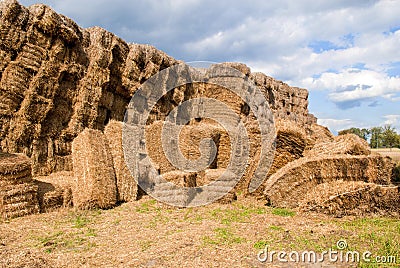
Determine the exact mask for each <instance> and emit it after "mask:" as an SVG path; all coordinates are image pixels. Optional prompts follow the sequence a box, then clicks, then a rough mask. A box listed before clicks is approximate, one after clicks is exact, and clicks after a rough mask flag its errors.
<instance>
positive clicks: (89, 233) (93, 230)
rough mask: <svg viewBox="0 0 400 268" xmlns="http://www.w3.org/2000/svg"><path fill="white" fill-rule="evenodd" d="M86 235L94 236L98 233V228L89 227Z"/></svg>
mask: <svg viewBox="0 0 400 268" xmlns="http://www.w3.org/2000/svg"><path fill="white" fill-rule="evenodd" d="M85 235H86V236H92V237H94V236H97V233H96V230H95V229H92V228H87V231H86V234H85Z"/></svg>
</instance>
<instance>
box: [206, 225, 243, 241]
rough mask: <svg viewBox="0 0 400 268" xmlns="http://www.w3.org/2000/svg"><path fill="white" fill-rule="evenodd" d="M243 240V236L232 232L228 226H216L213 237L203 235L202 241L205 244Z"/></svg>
mask: <svg viewBox="0 0 400 268" xmlns="http://www.w3.org/2000/svg"><path fill="white" fill-rule="evenodd" d="M244 241H245V239H244V238H243V237H240V236H238V235H236V234H234V233H233V232H232V231H231V230H230V229H228V228H216V229H214V237H209V236H204V237H203V243H204V244H206V245H232V244H240V243H242V242H244Z"/></svg>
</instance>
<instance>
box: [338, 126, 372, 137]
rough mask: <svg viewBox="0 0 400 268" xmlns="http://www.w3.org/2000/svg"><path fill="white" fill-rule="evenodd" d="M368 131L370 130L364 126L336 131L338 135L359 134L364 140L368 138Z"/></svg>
mask: <svg viewBox="0 0 400 268" xmlns="http://www.w3.org/2000/svg"><path fill="white" fill-rule="evenodd" d="M370 133H371V132H370V130H369V129H366V128H362V129H359V128H356V127H352V128H349V129H345V130H341V131H339V132H338V134H339V135H345V134H355V135H357V136H359V137H360V138H362V139H364V140H367V139H368V136H369V134H370Z"/></svg>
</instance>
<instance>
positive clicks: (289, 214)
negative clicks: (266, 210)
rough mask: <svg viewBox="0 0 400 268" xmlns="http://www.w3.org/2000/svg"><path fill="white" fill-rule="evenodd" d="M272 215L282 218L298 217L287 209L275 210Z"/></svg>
mask: <svg viewBox="0 0 400 268" xmlns="http://www.w3.org/2000/svg"><path fill="white" fill-rule="evenodd" d="M272 214H274V215H277V216H282V217H293V216H294V215H296V212H294V211H291V210H290V209H287V208H273V209H272Z"/></svg>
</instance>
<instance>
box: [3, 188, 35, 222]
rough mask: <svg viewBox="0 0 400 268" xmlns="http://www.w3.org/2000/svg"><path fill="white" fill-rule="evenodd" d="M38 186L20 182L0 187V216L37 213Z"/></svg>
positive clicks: (4, 217)
mask: <svg viewBox="0 0 400 268" xmlns="http://www.w3.org/2000/svg"><path fill="white" fill-rule="evenodd" d="M37 190H38V187H37V186H36V185H34V184H32V183H20V184H14V185H8V186H3V187H1V188H0V217H2V218H3V219H10V218H15V217H21V216H25V215H29V214H35V213H39V202H38V199H37Z"/></svg>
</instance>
